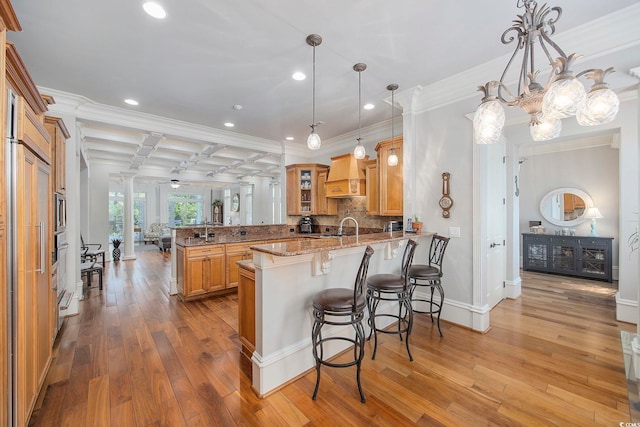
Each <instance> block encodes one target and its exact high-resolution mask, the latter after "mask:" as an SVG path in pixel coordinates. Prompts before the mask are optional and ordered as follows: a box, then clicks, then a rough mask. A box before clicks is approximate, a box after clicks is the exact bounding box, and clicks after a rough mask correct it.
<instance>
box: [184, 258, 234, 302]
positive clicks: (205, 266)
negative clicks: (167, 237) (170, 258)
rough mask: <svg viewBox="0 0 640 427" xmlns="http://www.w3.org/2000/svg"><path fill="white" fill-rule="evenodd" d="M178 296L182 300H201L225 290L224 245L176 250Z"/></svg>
mask: <svg viewBox="0 0 640 427" xmlns="http://www.w3.org/2000/svg"><path fill="white" fill-rule="evenodd" d="M176 256H180V257H181V262H180V261H178V263H177V264H178V265H177V271H176V272H177V274H176V276H177V282H178V291H179V295H180V297H181V298H182V299H183V300H190V299H195V298H201V297H204V296H207V295H208V294H211V293H214V292H217V291H220V290H222V289H224V288H225V279H226V277H225V248H224V245H207V246H196V247H187V248H184V249H182V247H178V248H177V252H176Z"/></svg>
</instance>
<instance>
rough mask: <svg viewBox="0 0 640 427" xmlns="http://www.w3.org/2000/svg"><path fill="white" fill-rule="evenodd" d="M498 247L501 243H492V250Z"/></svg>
mask: <svg viewBox="0 0 640 427" xmlns="http://www.w3.org/2000/svg"><path fill="white" fill-rule="evenodd" d="M496 246H500V243H491V245H489V247H490V248H495V247H496Z"/></svg>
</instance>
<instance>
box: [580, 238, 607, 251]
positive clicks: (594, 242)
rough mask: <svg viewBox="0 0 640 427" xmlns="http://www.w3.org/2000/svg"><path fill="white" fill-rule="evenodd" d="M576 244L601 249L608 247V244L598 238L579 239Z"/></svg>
mask: <svg viewBox="0 0 640 427" xmlns="http://www.w3.org/2000/svg"><path fill="white" fill-rule="evenodd" d="M578 243H579V244H580V245H581V246H599V247H603V248H606V247H607V246H608V242H607V241H606V240H603V239H601V238H598V237H593V238H590V237H581V238H580V239H578Z"/></svg>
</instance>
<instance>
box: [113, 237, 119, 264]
mask: <svg viewBox="0 0 640 427" xmlns="http://www.w3.org/2000/svg"><path fill="white" fill-rule="evenodd" d="M111 244H112V245H113V252H112V253H111V255H113V260H114V261H120V245H121V244H122V239H119V238H117V237H116V238H115V239H111Z"/></svg>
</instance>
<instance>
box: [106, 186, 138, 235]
mask: <svg viewBox="0 0 640 427" xmlns="http://www.w3.org/2000/svg"><path fill="white" fill-rule="evenodd" d="M146 217H147V193H133V227H134V228H140V229H141V230H144V228H145V222H146V221H145V219H146ZM109 235H110V236H117V237H121V238H122V237H123V236H124V193H123V192H122V191H110V192H109Z"/></svg>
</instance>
